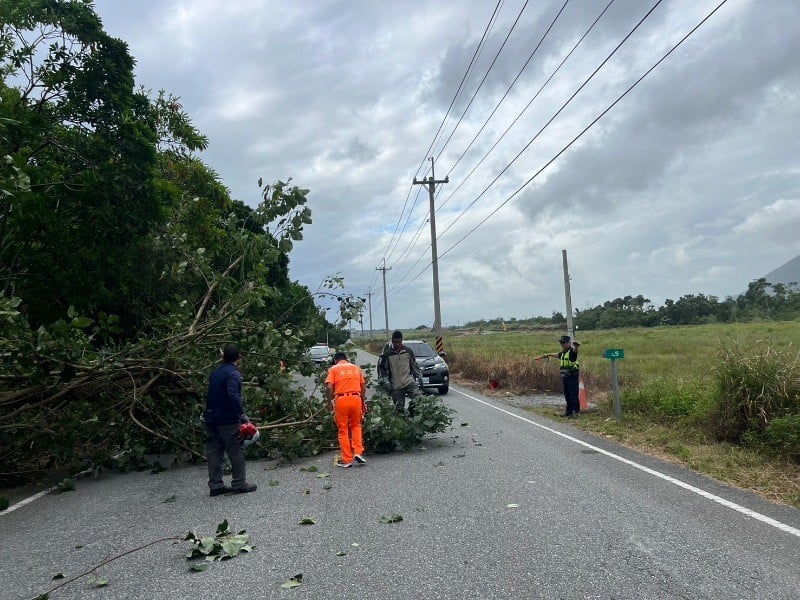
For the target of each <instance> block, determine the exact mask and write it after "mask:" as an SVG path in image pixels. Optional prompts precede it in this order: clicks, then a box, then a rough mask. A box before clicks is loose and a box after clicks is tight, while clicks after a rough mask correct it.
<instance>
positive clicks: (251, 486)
mask: <svg viewBox="0 0 800 600" xmlns="http://www.w3.org/2000/svg"><path fill="white" fill-rule="evenodd" d="M257 489H258V486H257V485H256V484H255V483H245V484H244V485H243V486H242V487H240V488H233V490H232V491H233V493H234V494H247V493H249V492H255V491H256V490H257Z"/></svg>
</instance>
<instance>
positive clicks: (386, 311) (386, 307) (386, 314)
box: [375, 258, 392, 333]
mask: <svg viewBox="0 0 800 600" xmlns="http://www.w3.org/2000/svg"><path fill="white" fill-rule="evenodd" d="M391 269H392V267H388V268H387V266H386V258H384V259H383V266H382V267H378V268H377V269H375V270H376V271H383V314H384V317H386V333H389V301H388V300H387V299H386V271H391Z"/></svg>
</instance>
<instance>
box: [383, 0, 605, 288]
mask: <svg viewBox="0 0 800 600" xmlns="http://www.w3.org/2000/svg"><path fill="white" fill-rule="evenodd" d="M567 2H569V0H567ZM567 2H565V3H564V5H563V6H562V8H561V10H560V11H559V12H558V14H557V15H556V19H557V18H558V16H559V15H560V14H561V11H563V9H564V6H566V4H567ZM613 3H614V0H609V2H608V4H607V5H606V7H605V8H604V9H603V10H602V11H601V12H600V14H599V15H598V16H597V17H596V18H595V20H594V21H593V22H592V24H591V25H590V26H589V28H588V29H587V30H586V31H585V32H584V33H583V35H582V36H581V37H580V38H579V39H578V41H577V42H576V43H575V44H574V45H573V46H572V48H571V49H570V51H569V52H567V54H566V55H565V56H564V57H563V58H562V59H561V62H560V63H559V64H558V66H557V67H556V68H555V69H554V70H553V72H552V73H551V74H550V76H549V77H548V78H547V79H546V80H545V82H544V83H543V84H542V85H541V86H540V87H539V89H538V90H537V92H536V93H535V94H534V96H533V97H532V98H531V99H530V100H529V101H528V103H527V105H526V106H525V107H524V108H523V109H522V110H521V111H520V112H519V114H518V115H517V116H516V117H515V118H514V120H513V121H511V123H510V124H509V126H508V127H507V128H506V129H505V131H504V132H503V133H502V134H501V135H500V137H498V138H497V140H496V141H495V142H494V144H492V147H491V148H489V150H488V151H487V152H486V153H485V154H484V155H483V157H482V158H481V159H480V160H479V161H478V162H477V163H476V164H475V166H473V167H472V169H471V170H470V172H469V173H467V175H466V177H465V178H464V179H462V180H461V181H460V182H459V184H458V185H457V186H456V188H455V190H453V192H451V193H450V194H449V195H448V196H447V198H445V200H444V202H442V203H441V204H440V205H439V208H442V207H443V206H445V205H446V204H447V202H448V201H449V200H450V199H451V198H452V197H453V196H454V195H455V194H456V193H457V192H458V190H459V189H461V187H462V186H463V185H464V183H465V182H466V181H467V180H468V179H469V178H470V177H471V176H472V175H473V173H475V171H476V170H477V169H478V167H479V166H480V165H481V164H483V162H484V161H485V160H486V159H487V158H488V157H489V155H490V154H491V153H492V152H493V151H494V149H495V148H496V147H497V145H498V144H499V143H500V142H501V141H502V140H503V138H504V137H505V136H506V134H508V132H509V131H510V130H511V128H512V127H513V126H514V125H515V124H516V123H517V121H519V119H520V118H521V117H522V115H523V114H525V112H526V111H527V110H528V109H529V108H530V107H531V105H532V104H533V102H534V101H535V100H536V98H538V97H539V94H541V92H542V91H543V90H544V88H545V87H546V86H547V85H548V84H549V83H550V81H551V80H552V79H553V77H555V75H556V74H557V73H558V72H559V71H560V70H561V67H563V66H564V64H565V63H566V62H567V60H568V59H569V57H570V56H572V54H573V53H574V52H575V50H576V49H577V48H578V46H580V44H581V43H582V42H583V41H584V40H585V39H586V37H587V36H588V35H589V33H590V32H591V31H592V29H594V27H595V25H597V23H598V21H600V19H601V18H602V17H603V15H605V13H606V12H607V11H608V9H609V8H610V7H611V5H612V4H613ZM556 19H554V20H553V22H552V23H551V26H550V28H552V25H553V23H555V21H556ZM550 28H548V31H549V30H550ZM545 35H547V32H545ZM541 40H544V36H542V38H541ZM541 40H540V42H539V44H537V48H538V47H539V45H540V44H541ZM534 53H535V50H534ZM534 53H531V55H530V56H529V57H528V60H527V61H526V62H525V64H524V65H523V67H522V69H520V71H519V73H518V74H517V77H516V78H515V79H514V82H516V80H517V79H518V78H519V76H520V75H521V74H522V72H523V70H524V69H525V67H526V66H527V64H528V63H529V62H530V60H531V58H532V57H533V54H534ZM513 85H514V83H513V82H512V84H511V86H509V88H508V90H506V94H505V95H504V96H503V98H502V99H501V100H500V102H498V104H497V106H495V110H494V111H492V115H493V114H494V112H495V111H496V110H497V108H498V107H499V106H500V103H502V101H503V99H504V98H505V97H506V95H507V94H508V92H509V91H510V90H511V87H513ZM492 115H489V118H488V119H487V120H486V122H485V123H484V124H483V127H481V131H482V130H483V129H484V128H485V127H486V124H487V123H488V122H489V120H490V119H491V118H492ZM479 134H480V131H479V132H478V134H477V135H476V136H475V138H473V140H472V142H470V146H471V145H472V143H474V141H475V139H477V137H478V135H479ZM467 151H469V147H467V149H466V150H464V153H462V155H461V157H460V158H459V159H458V161H460V160H461V158H463V156H464V155H465V154H466V152H467ZM458 161H456V164H458ZM453 167H455V165H453ZM451 172H452V168H451ZM448 175H449V173H448ZM424 225H425V223H424V221H423V222H422V223H420V226H419V228H418V229H417V233H416V234H415V236H414V239H413V240H412V243H411V245H409V246H407V247H406V251H405V252H404V254H403V255H402V256H401V258H400V259H398V260H397V261H395V263H393V266H395V265H397V263H398V262H400V261H401V260H402V258H403V257H404V256H405V255H406V254H408V253H409V251H410V250H411V249H412V247H413V243H414V241H416V239H417V237H419V235H420V233H421V232H422V229H423V227H424ZM450 226H452V223H451V225H448V227H447V228H445V230H444V231H443V232H442V233H445V232H446V231H447V230H448V229H449V228H450ZM425 252H427V248H426V249H423V250H422V252H421V253H420V254H419V256H418V257H417V259H416V260H415V261H414V263H413V264H412V265H411V266H410V267H409V268H408V270H407V271H406V272H407V273H408V272H410V271H412V270H413V269H414V267H416V266H417V264H419V262H420V261H421V260H422V259H423V258H424V257H425ZM398 276H399V273H398ZM404 279H405V277H402V278H400V282H402V281H403V280H404Z"/></svg>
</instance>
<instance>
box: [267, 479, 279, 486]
mask: <svg viewBox="0 0 800 600" xmlns="http://www.w3.org/2000/svg"><path fill="white" fill-rule="evenodd" d="M279 484H280V482H279V481H278V480H277V479H270V480H269V484H268V485H269V486H270V487H275V486H276V485H279Z"/></svg>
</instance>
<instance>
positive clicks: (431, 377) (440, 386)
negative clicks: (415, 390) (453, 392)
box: [403, 340, 450, 394]
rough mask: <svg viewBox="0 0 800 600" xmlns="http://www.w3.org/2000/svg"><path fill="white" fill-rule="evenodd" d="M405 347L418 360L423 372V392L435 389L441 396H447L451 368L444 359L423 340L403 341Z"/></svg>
mask: <svg viewBox="0 0 800 600" xmlns="http://www.w3.org/2000/svg"><path fill="white" fill-rule="evenodd" d="M403 345H405V346H408V347H409V348H410V349H411V351H412V352H413V353H414V358H416V359H417V364H418V365H419V370H420V371H421V372H422V386H421V387H422V390H423V391H428V390H431V389H434V388H435V389H436V391H437V392H439V393H440V394H446V393H447V392H448V390H449V389H450V368H449V367H448V366H447V363H446V362H445V361H444V358H442V357H441V356H439V355H438V354H437V353H436V350H434V349H433V347H432V346H431V345H430V344H429V343H428V342H425V341H423V340H403Z"/></svg>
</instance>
